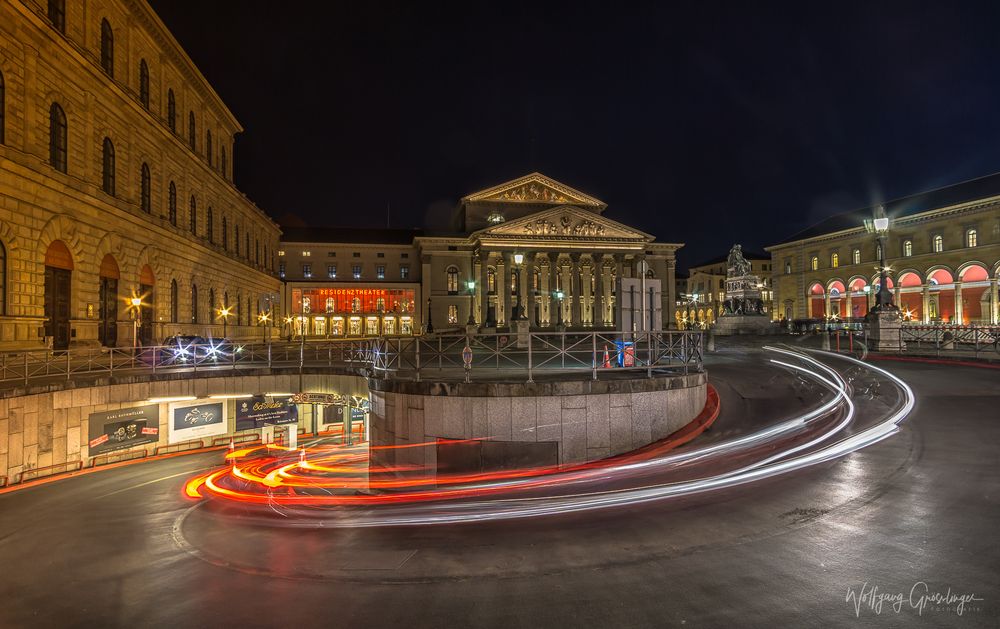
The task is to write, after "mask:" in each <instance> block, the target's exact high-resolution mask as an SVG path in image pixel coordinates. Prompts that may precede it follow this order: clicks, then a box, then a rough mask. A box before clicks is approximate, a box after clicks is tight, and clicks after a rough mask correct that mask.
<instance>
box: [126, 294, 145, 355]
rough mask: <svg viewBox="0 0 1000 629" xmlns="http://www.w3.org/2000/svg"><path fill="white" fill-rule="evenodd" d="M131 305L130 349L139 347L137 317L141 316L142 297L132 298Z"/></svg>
mask: <svg viewBox="0 0 1000 629" xmlns="http://www.w3.org/2000/svg"><path fill="white" fill-rule="evenodd" d="M129 303H131V304H132V348H133V349H135V348H137V347H139V317H140V315H141V314H142V310H141V309H142V297H133V298H132V300H131V301H130V302H129Z"/></svg>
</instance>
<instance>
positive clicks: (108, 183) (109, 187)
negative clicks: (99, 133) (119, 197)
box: [101, 138, 115, 196]
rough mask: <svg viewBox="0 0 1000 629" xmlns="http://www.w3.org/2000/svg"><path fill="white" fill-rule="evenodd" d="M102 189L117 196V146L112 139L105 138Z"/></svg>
mask: <svg viewBox="0 0 1000 629" xmlns="http://www.w3.org/2000/svg"><path fill="white" fill-rule="evenodd" d="M101 155H102V157H101V175H102V178H101V189H103V190H104V192H106V193H107V194H110V195H111V196H114V195H115V145H114V144H112V143H111V139H110V138H104V148H103V149H102V153H101Z"/></svg>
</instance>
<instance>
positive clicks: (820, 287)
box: [766, 174, 1000, 325]
mask: <svg viewBox="0 0 1000 629" xmlns="http://www.w3.org/2000/svg"><path fill="white" fill-rule="evenodd" d="M884 207H885V210H886V214H887V215H888V217H889V218H890V225H889V231H888V232H887V234H886V237H885V243H886V244H885V247H886V250H885V260H886V266H887V267H889V275H888V278H887V281H886V284H887V286H888V287H889V288H890V289H892V291H893V293H894V295H895V303H896V304H897V305H899V307H900V309H901V310H902V311H903V318H904V320H905V321H909V322H913V323H925V324H930V323H940V324H954V325H969V324H979V325H982V324H996V323H998V322H1000V306H998V303H997V302H998V295H997V279H998V277H1000V174H994V175H990V176H987V177H982V178H979V179H974V180H971V181H967V182H963V183H959V184H956V185H952V186H948V187H944V188H939V189H936V190H932V191H929V192H925V193H921V194H916V195H913V196H909V197H905V198H902V199H898V200H895V201H891V202H889V203H886V204H884ZM873 211H874V208H865V209H861V210H856V211H852V212H847V213H844V214H839V215H836V216H833V217H831V218H829V219H827V220H825V221H822V222H820V223H818V224H817V225H814V226H812V227H810V228H808V229H806V230H804V231H802V232H800V233H798V234H795V235H793V236H791V237H790V238H788V239H786V240H783V241H781V242H779V243H777V244H775V245H772V246H770V247H767V248H766V249H767V251H768V252H770V254H771V260H772V267H773V276H772V278H773V282H772V283H773V286H774V304H775V309H774V310H775V313H774V315H773V316H774V318H782V317H783V318H785V319H789V320H794V319H830V318H835V319H840V320H843V319H859V318H861V317H864V315H865V314H866V313H867V312H868V309H869V308H870V307H872V306H873V305H874V303H875V294H876V293H877V292H878V290H879V286H878V277H879V272H878V271H879V269H878V266H879V263H878V260H879V256H878V253H879V252H878V247H879V245H878V244H877V240H876V238H875V235H874V234H872V233H869V232H868V231H867V230H866V228H865V221H866V220H870V219H871V218H872V215H873Z"/></svg>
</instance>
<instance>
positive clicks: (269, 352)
mask: <svg viewBox="0 0 1000 629" xmlns="http://www.w3.org/2000/svg"><path fill="white" fill-rule="evenodd" d="M267 368H268V369H270V368H271V341H268V342H267Z"/></svg>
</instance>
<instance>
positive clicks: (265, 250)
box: [264, 242, 267, 267]
mask: <svg viewBox="0 0 1000 629" xmlns="http://www.w3.org/2000/svg"><path fill="white" fill-rule="evenodd" d="M264 266H265V267H266V266H267V243H266V242H265V243H264Z"/></svg>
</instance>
